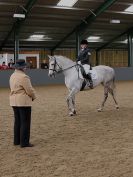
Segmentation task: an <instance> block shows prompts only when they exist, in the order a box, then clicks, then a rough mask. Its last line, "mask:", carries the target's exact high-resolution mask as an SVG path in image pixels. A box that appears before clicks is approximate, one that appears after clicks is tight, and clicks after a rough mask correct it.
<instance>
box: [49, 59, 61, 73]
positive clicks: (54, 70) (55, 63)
mask: <svg viewBox="0 0 133 177" xmlns="http://www.w3.org/2000/svg"><path fill="white" fill-rule="evenodd" d="M54 61H55V62H54V64H52V65H54V68H53V69H49V70H51V71H53V72H56V73H60V72H62V71H63V70H62V67H61V66H60V65H59V64H58V63H57V61H56V58H55V57H54ZM56 65H57V66H58V67H59V69H60V70H59V71H57V70H56V69H55V68H56Z"/></svg>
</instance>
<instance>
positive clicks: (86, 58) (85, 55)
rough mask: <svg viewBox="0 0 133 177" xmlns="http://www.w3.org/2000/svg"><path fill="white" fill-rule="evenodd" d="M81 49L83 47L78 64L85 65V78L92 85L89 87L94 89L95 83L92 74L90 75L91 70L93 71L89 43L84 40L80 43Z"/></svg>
mask: <svg viewBox="0 0 133 177" xmlns="http://www.w3.org/2000/svg"><path fill="white" fill-rule="evenodd" d="M80 47H81V50H80V52H79V55H78V58H77V62H78V64H82V65H84V69H85V73H86V76H85V78H86V79H88V80H89V83H90V86H89V87H90V88H91V89H92V88H93V82H92V78H91V74H90V73H89V70H90V69H91V63H90V55H91V52H90V49H89V47H88V41H87V40H85V39H83V40H82V41H81V43H80Z"/></svg>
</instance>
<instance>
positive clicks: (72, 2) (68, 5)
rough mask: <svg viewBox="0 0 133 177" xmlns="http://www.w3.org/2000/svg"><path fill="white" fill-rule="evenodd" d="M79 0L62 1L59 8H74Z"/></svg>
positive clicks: (58, 4)
mask: <svg viewBox="0 0 133 177" xmlns="http://www.w3.org/2000/svg"><path fill="white" fill-rule="evenodd" d="M77 1H78V0H60V1H59V2H58V3H57V6H64V7H72V6H74V4H75V3H76V2H77Z"/></svg>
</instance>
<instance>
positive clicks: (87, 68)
mask: <svg viewBox="0 0 133 177" xmlns="http://www.w3.org/2000/svg"><path fill="white" fill-rule="evenodd" d="M82 66H83V67H84V70H85V73H86V74H88V73H89V71H90V65H87V64H85V65H82Z"/></svg>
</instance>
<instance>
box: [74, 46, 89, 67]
mask: <svg viewBox="0 0 133 177" xmlns="http://www.w3.org/2000/svg"><path fill="white" fill-rule="evenodd" d="M90 55H91V53H90V49H89V48H85V49H83V50H80V52H79V56H78V58H77V62H78V61H81V64H82V65H84V64H89V65H90Z"/></svg>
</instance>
